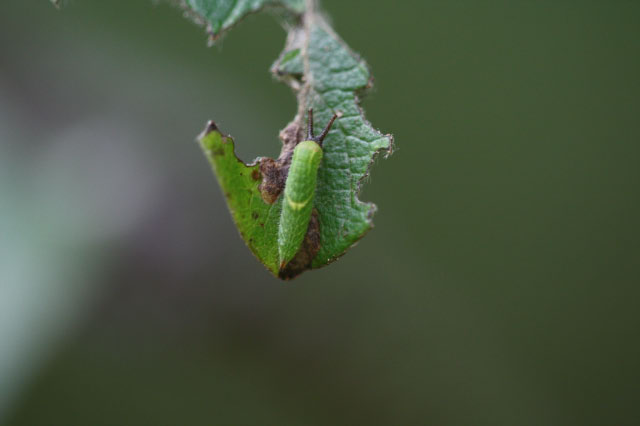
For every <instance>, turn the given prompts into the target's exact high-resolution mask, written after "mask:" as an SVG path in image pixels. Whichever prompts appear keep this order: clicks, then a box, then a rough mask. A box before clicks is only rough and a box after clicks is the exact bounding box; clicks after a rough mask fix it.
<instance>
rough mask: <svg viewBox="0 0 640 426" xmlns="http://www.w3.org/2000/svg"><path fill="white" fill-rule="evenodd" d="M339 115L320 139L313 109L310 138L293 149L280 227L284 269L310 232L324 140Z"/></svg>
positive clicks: (308, 132)
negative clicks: (308, 231) (314, 124)
mask: <svg viewBox="0 0 640 426" xmlns="http://www.w3.org/2000/svg"><path fill="white" fill-rule="evenodd" d="M337 117H338V116H337V115H335V114H334V116H333V118H332V119H331V121H329V124H327V127H325V129H324V130H323V131H322V134H321V135H320V136H318V137H315V136H314V135H313V110H312V109H309V122H308V123H307V139H305V140H303V141H302V142H299V143H298V144H297V145H296V147H295V149H294V150H293V157H292V159H291V166H290V167H289V175H288V176H287V181H286V183H285V187H284V200H283V201H282V213H281V214H280V226H279V228H278V254H279V256H280V269H281V270H282V269H284V267H285V266H286V265H287V263H289V262H290V261H291V259H293V257H294V256H295V255H296V253H297V252H298V251H299V250H300V246H301V245H302V241H303V240H304V237H305V235H306V233H307V228H308V227H309V221H310V220H311V212H312V210H313V199H314V197H315V194H316V182H317V178H318V167H320V162H321V161H322V141H324V138H325V137H326V136H327V134H328V133H329V130H331V126H332V125H333V122H334V121H335V119H336V118H337Z"/></svg>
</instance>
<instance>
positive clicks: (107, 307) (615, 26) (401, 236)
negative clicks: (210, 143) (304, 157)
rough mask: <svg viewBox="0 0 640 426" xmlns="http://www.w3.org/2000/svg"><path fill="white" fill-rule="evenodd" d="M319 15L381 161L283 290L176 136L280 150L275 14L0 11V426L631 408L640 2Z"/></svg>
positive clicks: (94, 4) (80, 3)
mask: <svg viewBox="0 0 640 426" xmlns="http://www.w3.org/2000/svg"><path fill="white" fill-rule="evenodd" d="M323 6H324V8H325V10H326V11H327V12H328V14H329V15H330V16H331V19H332V22H333V24H334V26H335V28H336V30H337V32H338V33H339V34H340V35H341V36H342V37H343V38H344V39H345V40H346V41H347V43H349V45H350V46H351V47H352V48H353V49H354V50H355V51H357V52H359V53H360V54H362V56H363V57H364V58H365V59H366V60H367V61H368V62H369V64H370V65H371V67H372V70H373V73H374V75H375V76H376V88H375V89H374V91H373V93H371V95H370V96H369V97H368V98H367V99H366V100H365V102H364V107H365V109H366V112H367V117H368V119H369V120H370V121H371V122H372V123H373V125H374V126H375V127H377V128H379V129H380V130H381V131H383V132H390V133H393V134H394V135H395V138H396V152H395V153H394V155H393V156H392V157H390V158H389V159H388V160H384V161H383V160H379V161H377V163H376V165H375V167H374V168H373V170H372V175H371V178H370V179H369V183H368V184H367V185H366V186H365V188H364V193H363V194H362V196H361V198H362V199H363V200H366V201H373V202H375V203H376V204H377V205H378V207H379V211H378V213H377V215H376V217H375V223H376V228H375V229H374V230H373V231H372V232H371V233H369V234H368V235H367V236H366V237H365V238H364V239H363V240H362V241H361V242H360V243H359V245H358V246H357V247H355V248H353V249H352V250H351V251H350V252H349V253H348V254H347V255H346V256H344V257H343V258H342V259H341V260H340V261H338V262H337V263H335V264H333V265H330V266H329V267H327V268H324V269H321V270H318V271H314V272H308V273H305V274H304V275H302V276H301V277H300V278H299V279H297V280H295V281H294V282H290V283H283V282H280V281H278V280H276V279H274V278H272V277H271V276H270V275H269V274H268V273H267V271H266V270H265V269H264V268H263V267H262V266H261V265H260V264H259V263H258V262H257V261H256V260H255V259H254V258H253V256H252V255H251V253H250V252H249V250H248V249H247V248H246V247H245V246H244V243H243V242H242V240H241V239H240V237H239V236H238V234H237V231H236V229H235V227H234V225H233V223H232V221H231V217H230V215H229V214H228V212H227V210H226V206H225V204H224V200H223V197H222V194H221V193H220V190H219V188H218V185H217V183H216V182H215V180H214V177H213V175H212V173H211V171H210V169H209V166H208V164H207V161H206V160H205V158H204V156H203V155H202V154H201V152H200V149H199V147H198V146H197V144H196V143H195V142H194V138H195V136H196V134H197V133H198V132H199V131H200V130H201V129H202V128H203V126H204V124H205V122H206V120H208V119H215V120H216V122H217V123H218V124H219V126H220V127H221V128H222V129H223V130H224V131H225V132H228V133H230V134H231V135H233V136H234V137H235V138H236V142H237V144H238V153H239V155H240V156H241V158H243V159H245V160H251V159H253V158H255V157H256V156H275V155H277V153H278V152H279V141H278V139H277V133H278V131H279V129H281V128H282V127H284V126H285V125H286V123H287V122H288V121H289V120H290V119H291V118H292V117H293V116H294V114H295V109H296V105H295V99H294V97H293V95H292V93H291V92H290V90H289V89H288V88H287V87H286V86H285V85H284V84H281V83H277V82H276V81H274V80H273V79H272V78H271V76H270V74H269V73H268V68H269V66H270V65H271V63H272V61H273V60H275V58H276V57H277V56H278V54H279V52H280V50H281V48H282V47H283V45H284V39H285V33H284V32H283V31H282V29H281V28H280V27H279V26H278V25H277V23H276V22H275V20H274V19H273V18H272V17H271V16H269V15H256V16H251V17H250V18H249V19H247V20H246V21H244V22H243V23H242V24H241V25H239V26H238V27H237V28H236V29H234V30H233V31H232V32H231V33H230V34H229V35H228V37H226V39H225V40H224V41H223V43H222V47H214V48H211V49H209V48H207V47H206V37H205V34H204V32H203V29H202V28H199V27H197V26H195V25H193V24H192V23H191V22H189V21H188V20H186V19H184V18H183V17H182V16H181V15H182V14H181V12H180V11H179V10H177V9H175V8H173V7H171V6H169V5H167V4H165V3H152V2H151V1H147V0H135V1H133V0H110V1H104V0H75V1H69V2H67V5H66V7H64V8H63V9H62V10H60V11H58V10H56V9H55V8H53V7H52V6H51V5H50V4H49V3H48V2H47V1H45V0H37V1H36V0H4V1H2V3H1V4H0V424H6V425H327V424H331V425H356V424H358V425H361V424H362V425H364V424H366V425H373V424H381V425H494V426H495V425H604V424H606V425H637V424H639V423H640V416H639V415H638V406H639V405H640V404H639V403H640V391H639V389H638V383H639V382H640V366H639V358H640V350H639V349H640V345H638V342H637V340H638V330H639V325H640V321H639V319H640V315H639V313H638V308H639V297H638V296H639V292H638V290H637V288H638V285H639V284H640V274H639V271H638V269H639V266H640V243H639V240H640V225H639V224H638V218H639V217H640V202H639V201H640V200H639V198H640V193H639V191H638V188H639V184H640V170H639V167H638V162H639V160H640V148H639V146H640V3H638V2H632V1H622V0H620V1H604V0H601V1H582V2H570V1H536V2H533V1H522V0H521V1H486V2H476V1H472V0H457V1H448V2H445V1H422V2H409V1H406V2H389V1H381V0H379V1H373V0H369V1H349V2H345V1H340V0H324V1H323Z"/></svg>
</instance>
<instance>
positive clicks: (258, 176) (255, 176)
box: [251, 169, 260, 180]
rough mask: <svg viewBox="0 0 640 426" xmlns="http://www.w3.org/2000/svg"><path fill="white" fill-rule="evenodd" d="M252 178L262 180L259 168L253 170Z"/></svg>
mask: <svg viewBox="0 0 640 426" xmlns="http://www.w3.org/2000/svg"><path fill="white" fill-rule="evenodd" d="M251 178H252V179H253V180H260V172H259V171H258V170H257V169H255V170H253V171H252V172H251Z"/></svg>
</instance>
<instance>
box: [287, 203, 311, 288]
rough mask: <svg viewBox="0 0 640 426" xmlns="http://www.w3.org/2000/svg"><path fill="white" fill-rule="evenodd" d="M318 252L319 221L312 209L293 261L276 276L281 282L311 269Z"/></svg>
mask: <svg viewBox="0 0 640 426" xmlns="http://www.w3.org/2000/svg"><path fill="white" fill-rule="evenodd" d="M319 251H320V220H318V211H317V210H316V209H313V213H312V214H311V220H310V221H309V228H307V235H305V237H304V241H302V246H301V247H300V250H299V251H298V253H297V254H296V255H295V256H294V258H293V259H291V261H290V262H289V263H288V264H287V265H286V266H285V267H284V268H281V269H280V272H279V273H278V276H279V277H280V278H281V279H283V280H291V279H293V278H295V277H297V276H298V275H300V274H301V273H302V272H304V271H306V270H307V269H310V268H311V262H312V261H313V258H314V257H316V255H317V254H318V252H319Z"/></svg>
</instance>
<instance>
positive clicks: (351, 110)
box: [303, 18, 392, 268]
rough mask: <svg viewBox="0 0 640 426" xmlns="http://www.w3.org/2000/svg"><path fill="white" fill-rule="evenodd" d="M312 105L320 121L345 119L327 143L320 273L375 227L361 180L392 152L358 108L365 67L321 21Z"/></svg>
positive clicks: (312, 46)
mask: <svg viewBox="0 0 640 426" xmlns="http://www.w3.org/2000/svg"><path fill="white" fill-rule="evenodd" d="M309 25H310V28H309V42H308V43H309V44H308V49H307V52H308V59H307V60H308V70H309V71H308V73H309V74H308V76H307V78H308V79H309V81H310V84H309V86H308V88H307V89H306V90H307V92H306V93H303V95H304V98H305V99H304V101H305V102H306V104H307V106H310V107H313V109H314V111H317V112H316V114H317V116H318V120H317V121H318V122H319V123H322V122H325V121H326V120H328V119H329V118H330V117H331V116H332V115H333V114H334V113H338V114H339V115H341V117H340V119H338V120H337V121H336V124H335V126H334V130H333V131H331V132H330V133H329V136H328V137H327V139H326V140H325V143H324V160H323V163H322V166H321V167H320V170H319V173H318V189H317V192H316V208H317V209H318V212H319V220H320V232H321V241H322V245H321V248H320V252H319V253H318V254H317V256H316V257H315V259H314V260H313V267H314V268H317V267H320V266H323V265H326V264H327V263H329V262H331V261H332V260H334V259H335V258H337V257H338V256H340V255H342V254H343V253H344V252H345V251H346V250H347V249H348V248H349V247H351V246H352V245H353V244H354V243H355V242H357V241H358V240H359V239H360V238H362V236H363V235H364V234H365V233H366V232H367V231H368V230H369V229H371V228H372V227H373V223H372V221H371V217H372V215H373V213H374V212H375V209H376V207H375V205H374V204H372V203H363V202H361V201H360V200H359V199H358V193H359V191H360V184H361V181H362V180H363V179H364V178H365V177H366V176H367V174H368V172H369V167H370V166H371V164H372V162H373V159H374V157H375V155H376V154H377V153H378V152H380V151H387V152H390V151H391V147H392V138H391V136H389V135H382V134H381V133H380V132H378V131H376V130H374V129H373V128H372V127H371V125H370V124H369V123H368V122H367V121H366V120H365V119H364V116H363V113H362V110H361V109H360V107H359V106H358V97H357V93H360V92H362V91H364V90H365V89H367V88H368V87H369V86H370V84H371V75H370V73H369V71H368V68H367V66H366V64H365V63H364V62H362V61H361V60H360V59H359V58H358V57H356V56H355V54H354V53H353V52H351V51H350V50H349V48H348V47H347V46H346V45H345V44H344V43H343V42H342V41H341V40H340V39H339V38H338V37H337V36H336V35H335V34H333V32H332V31H331V30H330V29H329V28H328V26H327V25H326V24H325V23H324V22H323V21H322V20H321V19H320V18H316V19H313V20H312V22H311V23H310V24H309Z"/></svg>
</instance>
